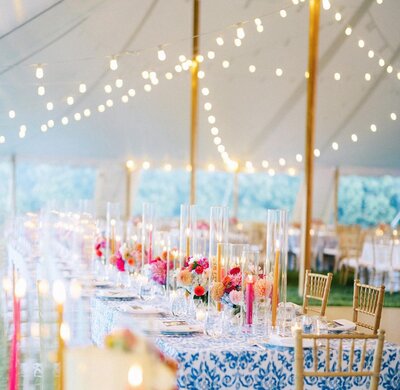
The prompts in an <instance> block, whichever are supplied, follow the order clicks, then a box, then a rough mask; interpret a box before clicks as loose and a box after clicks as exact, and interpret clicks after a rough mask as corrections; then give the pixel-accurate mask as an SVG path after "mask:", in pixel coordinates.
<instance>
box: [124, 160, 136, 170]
mask: <svg viewBox="0 0 400 390" xmlns="http://www.w3.org/2000/svg"><path fill="white" fill-rule="evenodd" d="M135 166H136V164H135V162H134V161H133V160H128V161H127V162H126V167H127V168H128V169H129V170H130V171H132V170H133V169H134V168H135Z"/></svg>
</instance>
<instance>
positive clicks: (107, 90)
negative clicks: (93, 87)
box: [104, 84, 112, 93]
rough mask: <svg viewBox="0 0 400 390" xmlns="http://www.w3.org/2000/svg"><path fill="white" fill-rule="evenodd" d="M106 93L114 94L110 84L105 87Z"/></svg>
mask: <svg viewBox="0 0 400 390" xmlns="http://www.w3.org/2000/svg"><path fill="white" fill-rule="evenodd" d="M104 92H105V93H111V92H112V87H111V85H110V84H107V85H105V86H104Z"/></svg>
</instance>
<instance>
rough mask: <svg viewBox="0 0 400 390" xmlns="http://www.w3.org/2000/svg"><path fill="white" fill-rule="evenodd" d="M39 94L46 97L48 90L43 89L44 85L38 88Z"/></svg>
mask: <svg viewBox="0 0 400 390" xmlns="http://www.w3.org/2000/svg"><path fill="white" fill-rule="evenodd" d="M37 93H38V95H39V96H44V94H45V93H46V89H45V88H44V87H43V85H39V86H38V89H37Z"/></svg>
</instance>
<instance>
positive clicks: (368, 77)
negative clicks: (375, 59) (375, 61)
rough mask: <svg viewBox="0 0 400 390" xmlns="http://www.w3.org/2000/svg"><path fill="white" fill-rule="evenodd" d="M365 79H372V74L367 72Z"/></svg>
mask: <svg viewBox="0 0 400 390" xmlns="http://www.w3.org/2000/svg"><path fill="white" fill-rule="evenodd" d="M364 77H365V80H366V81H370V80H371V75H370V74H369V73H365V76H364Z"/></svg>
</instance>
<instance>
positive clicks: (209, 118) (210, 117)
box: [207, 115, 216, 125]
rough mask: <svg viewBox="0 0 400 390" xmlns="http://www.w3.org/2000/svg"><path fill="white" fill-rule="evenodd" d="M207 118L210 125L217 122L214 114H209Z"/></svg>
mask: <svg viewBox="0 0 400 390" xmlns="http://www.w3.org/2000/svg"><path fill="white" fill-rule="evenodd" d="M207 119H208V123H209V124H210V125H213V124H214V123H215V121H216V119H215V116H214V115H209V116H208V118H207Z"/></svg>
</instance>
